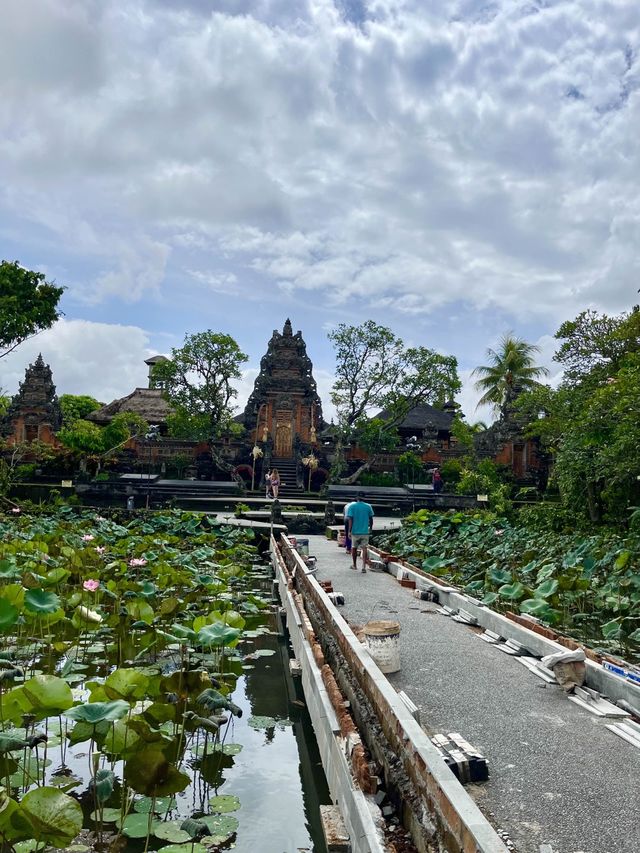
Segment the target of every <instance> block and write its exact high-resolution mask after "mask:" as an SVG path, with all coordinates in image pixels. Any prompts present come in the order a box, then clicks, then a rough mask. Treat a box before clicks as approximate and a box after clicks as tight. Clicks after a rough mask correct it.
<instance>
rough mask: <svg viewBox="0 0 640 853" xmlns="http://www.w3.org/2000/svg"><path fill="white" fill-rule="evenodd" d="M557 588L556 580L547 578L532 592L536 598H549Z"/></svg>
mask: <svg viewBox="0 0 640 853" xmlns="http://www.w3.org/2000/svg"><path fill="white" fill-rule="evenodd" d="M557 589H558V581H557V580H554V579H552V578H549V579H548V580H546V581H543V583H541V584H540V586H539V587H538V588H537V589H536V590H534V593H533V594H534V595H535V597H536V598H550V597H551V596H552V595H553V594H554V593H555V592H556V590H557Z"/></svg>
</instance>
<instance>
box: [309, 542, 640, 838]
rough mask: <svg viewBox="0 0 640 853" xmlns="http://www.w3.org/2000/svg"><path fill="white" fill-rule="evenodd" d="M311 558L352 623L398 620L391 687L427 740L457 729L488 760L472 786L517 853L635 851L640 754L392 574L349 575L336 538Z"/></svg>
mask: <svg viewBox="0 0 640 853" xmlns="http://www.w3.org/2000/svg"><path fill="white" fill-rule="evenodd" d="M309 552H310V554H314V555H315V556H316V557H317V559H318V573H317V577H318V579H320V580H329V579H330V580H331V581H332V582H333V588H334V590H335V591H336V592H343V593H344V596H345V606H344V608H341V610H342V613H343V615H344V616H345V618H347V619H348V621H349V622H351V623H352V624H359V625H362V624H364V623H365V622H367V621H368V620H369V619H371V618H373V619H387V618H388V619H394V620H396V621H397V622H399V623H400V626H401V635H400V652H401V660H402V669H401V671H400V672H399V673H397V674H395V675H391V676H389V678H390V681H391V682H392V684H393V685H394V686H395V687H396V688H397V689H398V690H404V691H405V692H406V693H407V694H408V695H409V696H410V697H411V699H412V700H413V701H414V702H415V704H416V705H417V706H418V708H419V709H420V713H421V722H422V725H423V727H424V728H425V729H427V731H428V732H429V733H430V734H435V733H440V732H442V733H447V732H460V734H461V735H462V736H463V737H464V738H466V739H467V740H468V741H470V742H471V743H472V744H473V745H474V746H475V747H476V748H477V749H478V750H479V751H480V752H481V753H482V754H483V755H485V756H486V758H487V759H488V760H489V774H490V778H489V781H488V782H487V783H485V784H483V785H478V786H469V788H468V790H469V792H470V793H471V794H472V796H473V797H474V799H475V800H476V802H477V803H478V805H479V806H480V808H481V809H482V810H483V811H484V813H485V814H486V815H487V816H488V817H489V819H490V820H491V822H492V823H493V825H494V826H495V827H496V829H498V830H504V831H506V832H507V833H508V835H509V838H510V839H511V840H512V841H513V843H514V845H515V849H516V851H518V853H551V851H553V853H639V851H640V750H638V749H636V748H635V747H633V746H632V745H631V744H628V743H626V742H625V741H623V740H622V739H620V738H618V737H616V735H614V734H613V733H612V732H610V731H608V730H607V729H606V728H605V725H606V721H605V720H603V719H600V718H597V717H595V716H593V715H592V714H590V713H589V712H587V711H583V710H581V709H580V708H578V707H577V706H575V705H574V704H573V703H572V702H569V701H568V700H567V698H566V697H565V696H564V694H563V693H562V691H561V690H560V688H559V687H557V686H555V685H552V686H546V685H545V683H544V682H543V681H541V680H540V679H538V678H537V677H536V676H535V675H533V674H532V673H530V672H529V671H528V670H527V669H526V668H525V667H524V666H523V665H522V664H521V663H518V661H517V660H515V659H513V658H511V657H509V656H508V655H506V654H504V653H503V652H501V651H499V650H498V649H496V648H494V647H492V646H490V645H489V644H487V643H485V642H483V641H482V640H480V638H479V636H478V633H477V631H474V630H473V629H471V628H469V627H467V626H464V625H462V624H460V623H458V622H454V621H453V620H451V619H449V618H448V617H446V616H443V615H440V614H439V613H437V611H436V606H435V605H433V604H430V603H429V602H423V601H419V600H418V599H416V598H414V597H413V595H412V592H411V590H407V589H404V588H403V587H401V586H400V584H399V583H398V582H397V581H396V580H395V579H394V578H393V577H392V576H391V575H388V574H386V573H378V572H371V571H369V572H367V574H362V573H361V572H360V570H358V571H357V572H354V571H353V570H352V569H350V568H349V566H350V563H351V559H350V557H348V556H347V555H346V554H345V552H344V549H343V548H338V546H337V543H336V542H335V541H328V540H327V539H325V538H324V537H321V536H310V537H309ZM360 562H361V561H360V560H359V561H358V565H360ZM544 845H548V846H547V847H545V846H544ZM549 847H550V848H551V850H549Z"/></svg>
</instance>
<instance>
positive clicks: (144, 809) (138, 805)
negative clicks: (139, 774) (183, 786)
mask: <svg viewBox="0 0 640 853" xmlns="http://www.w3.org/2000/svg"><path fill="white" fill-rule="evenodd" d="M175 806H176V799H175V797H156V798H155V799H154V798H153V797H140V799H139V800H136V801H135V802H134V804H133V808H134V809H135V810H136V811H137V812H141V813H143V814H149V812H150V811H151V809H153V811H154V814H165V813H166V812H169V811H171V809H174V808H175Z"/></svg>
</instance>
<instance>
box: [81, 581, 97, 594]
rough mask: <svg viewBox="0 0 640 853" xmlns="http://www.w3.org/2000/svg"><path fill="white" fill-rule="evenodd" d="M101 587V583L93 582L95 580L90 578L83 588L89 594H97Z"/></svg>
mask: <svg viewBox="0 0 640 853" xmlns="http://www.w3.org/2000/svg"><path fill="white" fill-rule="evenodd" d="M99 586H100V581H98V580H93V578H89V580H86V581H85V582H84V583H83V584H82V588H83V589H86V590H87V592H95V591H96V590H97V589H98V587H99Z"/></svg>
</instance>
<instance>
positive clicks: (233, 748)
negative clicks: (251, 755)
mask: <svg viewBox="0 0 640 853" xmlns="http://www.w3.org/2000/svg"><path fill="white" fill-rule="evenodd" d="M214 751H215V752H222V753H224V754H225V755H238V753H240V752H242V744H241V743H222V744H221V743H216V744H214Z"/></svg>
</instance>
